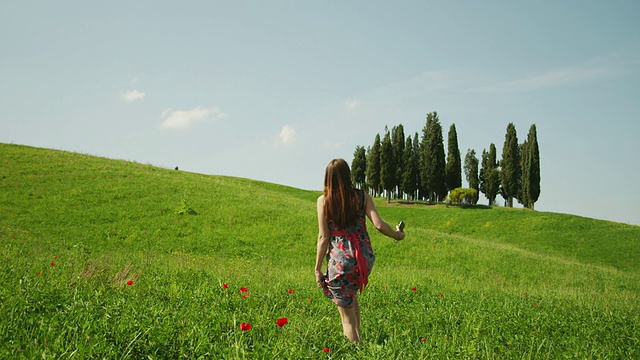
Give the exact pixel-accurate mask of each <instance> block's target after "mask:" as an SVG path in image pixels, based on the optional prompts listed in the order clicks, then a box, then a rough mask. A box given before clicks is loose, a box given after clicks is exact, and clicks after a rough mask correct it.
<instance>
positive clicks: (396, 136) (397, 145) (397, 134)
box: [391, 124, 405, 197]
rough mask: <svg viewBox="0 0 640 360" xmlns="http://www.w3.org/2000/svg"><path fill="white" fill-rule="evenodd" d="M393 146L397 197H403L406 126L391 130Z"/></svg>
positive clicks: (395, 127)
mask: <svg viewBox="0 0 640 360" xmlns="http://www.w3.org/2000/svg"><path fill="white" fill-rule="evenodd" d="M391 145H392V147H393V156H394V159H395V161H396V164H395V165H396V174H395V184H396V187H397V192H396V197H397V196H402V177H403V175H404V167H405V164H404V147H405V142H404V126H402V124H400V125H398V126H394V127H393V129H391Z"/></svg>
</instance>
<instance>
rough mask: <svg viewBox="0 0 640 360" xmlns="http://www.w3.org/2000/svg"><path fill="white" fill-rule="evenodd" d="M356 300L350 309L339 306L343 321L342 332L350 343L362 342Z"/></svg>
mask: <svg viewBox="0 0 640 360" xmlns="http://www.w3.org/2000/svg"><path fill="white" fill-rule="evenodd" d="M355 301H356V300H355V299H354V305H353V306H352V307H350V308H343V307H340V306H338V312H340V319H341V320H342V332H343V334H344V336H346V337H347V338H348V339H349V341H352V342H353V341H357V342H359V341H360V323H359V322H360V315H359V309H358V307H357V302H355Z"/></svg>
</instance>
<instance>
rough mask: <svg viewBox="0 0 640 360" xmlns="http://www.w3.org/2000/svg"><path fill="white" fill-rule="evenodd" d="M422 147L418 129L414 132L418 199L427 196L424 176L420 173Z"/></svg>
mask: <svg viewBox="0 0 640 360" xmlns="http://www.w3.org/2000/svg"><path fill="white" fill-rule="evenodd" d="M420 149H421V144H420V141H419V135H418V132H417V131H416V132H415V133H414V134H413V156H414V166H415V169H416V199H424V198H425V196H426V193H427V192H426V190H425V189H424V186H422V177H421V175H420V161H421V160H420V156H421V155H420Z"/></svg>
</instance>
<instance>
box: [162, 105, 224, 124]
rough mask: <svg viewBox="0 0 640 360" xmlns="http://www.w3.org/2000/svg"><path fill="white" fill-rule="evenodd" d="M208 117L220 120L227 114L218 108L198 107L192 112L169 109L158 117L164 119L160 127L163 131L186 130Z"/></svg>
mask: <svg viewBox="0 0 640 360" xmlns="http://www.w3.org/2000/svg"><path fill="white" fill-rule="evenodd" d="M210 116H213V117H215V118H217V119H221V118H224V117H226V116H227V114H226V113H224V112H222V111H221V110H220V108H218V107H212V108H204V107H202V106H198V107H196V108H195V109H192V110H173V109H171V108H169V109H166V110H165V111H163V112H162V115H160V118H161V119H164V121H163V122H162V126H161V127H162V128H163V129H186V128H189V127H190V126H191V125H192V124H194V123H197V122H201V121H204V120H206V119H207V118H209V117H210Z"/></svg>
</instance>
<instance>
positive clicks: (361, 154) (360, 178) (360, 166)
mask: <svg viewBox="0 0 640 360" xmlns="http://www.w3.org/2000/svg"><path fill="white" fill-rule="evenodd" d="M366 175H367V153H366V151H365V149H364V146H356V150H355V151H354V152H353V161H351V176H352V177H353V182H354V183H355V185H356V186H357V187H359V188H361V189H363V190H366V188H367V183H366Z"/></svg>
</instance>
